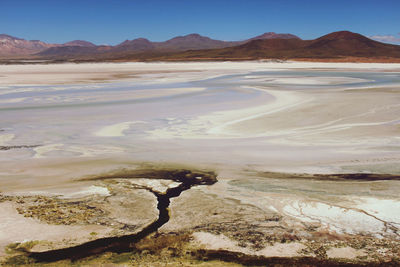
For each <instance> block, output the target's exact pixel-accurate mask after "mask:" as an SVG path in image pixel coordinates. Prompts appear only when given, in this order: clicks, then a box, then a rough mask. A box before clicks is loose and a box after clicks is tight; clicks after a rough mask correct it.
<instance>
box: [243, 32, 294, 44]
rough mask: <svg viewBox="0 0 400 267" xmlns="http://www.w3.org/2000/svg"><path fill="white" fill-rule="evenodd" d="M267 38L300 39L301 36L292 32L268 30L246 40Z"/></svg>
mask: <svg viewBox="0 0 400 267" xmlns="http://www.w3.org/2000/svg"><path fill="white" fill-rule="evenodd" d="M266 39H300V38H299V37H298V36H296V35H293V34H290V33H275V32H266V33H264V34H261V35H259V36H256V37H253V38H250V39H248V40H246V41H245V42H248V41H253V40H266Z"/></svg>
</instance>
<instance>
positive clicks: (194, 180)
mask: <svg viewBox="0 0 400 267" xmlns="http://www.w3.org/2000/svg"><path fill="white" fill-rule="evenodd" d="M111 178H112V177H111ZM105 179H107V177H106V178H105ZM162 179H168V180H174V181H176V182H180V183H181V184H180V185H179V186H177V187H173V188H169V189H168V190H167V191H166V192H165V193H164V194H162V193H159V192H156V191H154V190H152V189H151V188H147V190H149V191H150V192H152V193H153V194H154V195H155V196H156V197H157V201H158V204H157V209H158V210H159V215H158V219H157V220H155V221H154V222H152V223H151V224H149V225H148V226H146V227H145V228H143V229H142V230H141V231H140V232H138V233H136V234H131V235H124V236H118V237H106V238H100V239H96V240H93V241H90V242H86V243H83V244H81V245H77V246H73V247H67V248H62V249H56V250H49V251H44V252H29V253H28V256H29V257H31V258H33V259H35V260H36V261H37V262H54V261H59V260H65V259H71V260H78V259H82V258H85V257H88V256H93V255H98V254H101V253H104V252H116V253H123V252H129V251H132V250H133V249H134V244H135V243H137V242H139V241H140V240H142V239H143V238H145V237H147V236H149V235H150V234H152V233H154V232H156V231H157V230H158V229H159V228H160V227H161V226H163V225H164V224H165V223H167V222H168V221H169V219H170V216H169V210H168V207H169V204H170V199H171V198H174V197H178V196H179V195H180V194H181V193H182V192H183V191H186V190H188V189H190V188H191V187H192V186H196V185H212V184H214V183H216V182H217V179H216V175H215V173H213V172H207V173H206V172H201V173H200V172H199V173H197V172H196V173H195V172H191V171H188V170H182V171H174V172H173V173H168V174H167V175H166V177H163V178H162Z"/></svg>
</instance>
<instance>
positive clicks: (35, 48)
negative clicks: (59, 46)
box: [0, 34, 56, 57]
mask: <svg viewBox="0 0 400 267" xmlns="http://www.w3.org/2000/svg"><path fill="white" fill-rule="evenodd" d="M53 46H56V45H55V44H47V43H44V42H42V41H38V40H31V41H29V40H25V39H21V38H16V37H13V36H10V35H7V34H0V56H2V57H10V56H24V55H29V54H34V53H37V52H39V51H43V50H45V49H47V48H50V47H53Z"/></svg>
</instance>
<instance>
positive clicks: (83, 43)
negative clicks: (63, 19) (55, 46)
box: [62, 40, 96, 47]
mask: <svg viewBox="0 0 400 267" xmlns="http://www.w3.org/2000/svg"><path fill="white" fill-rule="evenodd" d="M62 46H81V47H96V45H95V44H94V43H91V42H88V41H84V40H74V41H71V42H68V43H64V44H62Z"/></svg>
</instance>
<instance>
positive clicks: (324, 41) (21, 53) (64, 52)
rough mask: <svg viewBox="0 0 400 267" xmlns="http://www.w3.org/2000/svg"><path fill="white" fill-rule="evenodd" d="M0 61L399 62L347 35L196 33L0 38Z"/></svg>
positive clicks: (391, 52)
mask: <svg viewBox="0 0 400 267" xmlns="http://www.w3.org/2000/svg"><path fill="white" fill-rule="evenodd" d="M0 57H3V58H24V59H40V60H50V61H52V60H56V61H59V60H61V61H148V60H166V61H174V60H253V59H305V60H307V59H313V60H314V59H326V60H331V59H348V58H361V59H363V60H365V59H371V60H380V61H382V60H389V61H400V46H398V45H392V44H386V43H381V42H378V41H374V40H371V39H369V38H367V37H365V36H363V35H361V34H358V33H353V32H349V31H339V32H333V33H330V34H327V35H324V36H322V37H319V38H317V39H314V40H302V39H300V38H299V37H297V36H295V35H292V34H278V33H273V32H268V33H264V34H262V35H259V36H256V37H253V38H250V39H247V40H243V41H221V40H214V39H211V38H209V37H205V36H201V35H199V34H189V35H185V36H178V37H174V38H172V39H170V40H167V41H164V42H151V41H149V40H147V39H145V38H138V39H134V40H126V41H124V42H122V43H120V44H118V45H115V46H107V45H100V46H99V45H95V44H93V43H90V42H87V41H82V40H75V41H72V42H68V43H64V44H47V43H45V42H41V41H37V40H33V41H28V40H24V39H20V38H16V37H12V36H9V35H5V34H1V35H0Z"/></svg>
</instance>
